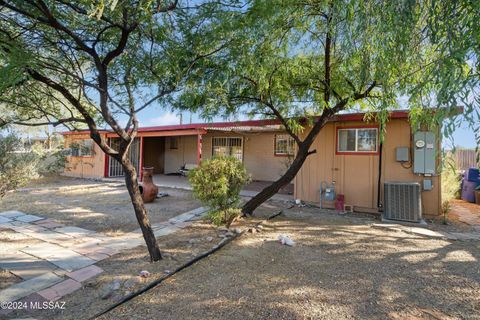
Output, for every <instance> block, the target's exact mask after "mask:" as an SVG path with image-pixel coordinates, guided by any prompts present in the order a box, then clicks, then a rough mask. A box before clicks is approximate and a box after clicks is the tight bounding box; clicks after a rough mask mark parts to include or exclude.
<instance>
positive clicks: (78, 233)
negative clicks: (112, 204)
mask: <svg viewBox="0 0 480 320" xmlns="http://www.w3.org/2000/svg"><path fill="white" fill-rule="evenodd" d="M55 232H59V233H63V234H66V235H68V236H70V237H74V238H80V237H85V236H89V235H93V234H94V233H95V231H91V230H87V229H83V228H78V227H61V228H56V229H55Z"/></svg>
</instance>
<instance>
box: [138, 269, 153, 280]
mask: <svg viewBox="0 0 480 320" xmlns="http://www.w3.org/2000/svg"><path fill="white" fill-rule="evenodd" d="M138 275H139V276H140V277H142V278H148V277H150V272H148V271H147V270H142V271H140V273H139V274H138Z"/></svg>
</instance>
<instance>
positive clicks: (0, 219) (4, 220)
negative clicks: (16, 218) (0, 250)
mask: <svg viewBox="0 0 480 320" xmlns="http://www.w3.org/2000/svg"><path fill="white" fill-rule="evenodd" d="M11 221H12V219H9V218H6V217H2V216H0V225H1V224H4V223H8V222H11Z"/></svg>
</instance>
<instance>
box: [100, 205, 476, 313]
mask: <svg viewBox="0 0 480 320" xmlns="http://www.w3.org/2000/svg"><path fill="white" fill-rule="evenodd" d="M372 222H375V220H373V219H371V218H369V217H352V216H346V217H345V216H339V215H336V214H334V213H332V212H329V213H322V212H320V211H319V210H318V209H313V208H294V209H292V210H287V211H286V215H285V216H281V217H279V218H276V219H274V220H272V221H270V222H268V223H267V224H266V225H265V228H264V230H263V231H262V232H261V233H255V234H246V235H244V236H242V237H241V238H240V239H237V240H235V241H234V242H233V243H231V244H229V245H228V246H227V247H225V248H223V249H222V250H220V251H219V252H217V253H216V254H214V255H212V256H210V257H208V258H207V259H204V260H202V261H200V262H199V263H197V264H195V265H194V266H192V267H190V268H189V269H187V270H184V271H182V272H180V273H178V274H177V275H175V276H174V277H172V278H170V279H168V280H167V281H166V282H165V283H163V284H161V285H159V286H157V287H156V288H154V289H152V290H151V291H149V292H147V293H145V294H143V295H141V296H139V297H137V298H136V299H134V300H132V301H130V302H127V303H126V304H124V305H122V306H121V307H119V308H117V309H115V310H113V311H112V312H110V313H108V314H107V315H105V316H104V317H102V318H101V319H479V318H480V264H479V259H480V244H479V243H478V242H476V241H465V242H462V241H447V240H440V239H431V238H427V237H421V236H414V235H411V234H407V233H404V232H395V231H388V230H383V229H377V228H373V227H371V224H372ZM279 234H287V235H289V236H290V237H291V238H292V239H293V240H294V241H295V242H296V245H295V246H294V247H288V246H283V245H281V244H280V243H279V242H278V240H277V237H278V235H279Z"/></svg>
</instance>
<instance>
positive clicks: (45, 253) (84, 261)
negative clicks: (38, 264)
mask: <svg viewBox="0 0 480 320" xmlns="http://www.w3.org/2000/svg"><path fill="white" fill-rule="evenodd" d="M22 251H23V252H25V253H28V254H31V255H33V256H36V257H39V258H42V259H45V260H47V261H48V262H50V263H53V264H54V265H56V266H58V267H60V268H62V269H64V270H67V271H73V270H77V269H81V268H83V267H86V266H89V265H92V264H94V263H95V262H96V261H95V260H93V259H90V258H88V257H85V256H83V255H81V254H79V253H76V252H74V251H72V250H69V249H66V248H63V247H61V246H59V245H55V244H51V243H40V244H37V245H33V246H30V247H27V248H25V249H23V250H22Z"/></svg>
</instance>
